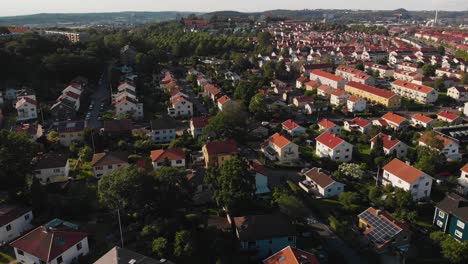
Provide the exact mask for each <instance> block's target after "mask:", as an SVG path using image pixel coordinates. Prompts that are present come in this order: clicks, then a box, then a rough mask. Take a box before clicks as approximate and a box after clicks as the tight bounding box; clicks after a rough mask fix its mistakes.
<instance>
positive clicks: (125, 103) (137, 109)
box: [114, 95, 143, 119]
mask: <svg viewBox="0 0 468 264" xmlns="http://www.w3.org/2000/svg"><path fill="white" fill-rule="evenodd" d="M114 106H115V113H116V115H127V114H129V115H130V116H132V117H133V118H135V119H141V118H143V103H139V102H138V100H136V99H133V98H131V97H130V96H128V95H125V96H123V97H122V98H121V99H120V100H118V101H116V102H115V104H114Z"/></svg>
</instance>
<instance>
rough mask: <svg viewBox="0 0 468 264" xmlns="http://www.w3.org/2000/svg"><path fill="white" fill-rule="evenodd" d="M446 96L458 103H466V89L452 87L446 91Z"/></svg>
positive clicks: (467, 88) (467, 91)
mask: <svg viewBox="0 0 468 264" xmlns="http://www.w3.org/2000/svg"><path fill="white" fill-rule="evenodd" d="M447 96H448V97H451V98H453V99H455V100H457V101H458V102H466V101H468V87H465V86H452V87H450V88H448V89H447Z"/></svg>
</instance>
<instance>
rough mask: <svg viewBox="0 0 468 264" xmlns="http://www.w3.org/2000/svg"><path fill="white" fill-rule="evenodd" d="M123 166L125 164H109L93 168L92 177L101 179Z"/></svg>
mask: <svg viewBox="0 0 468 264" xmlns="http://www.w3.org/2000/svg"><path fill="white" fill-rule="evenodd" d="M124 164H127V163H119V164H111V165H104V166H94V167H93V173H94V177H96V178H101V177H102V176H104V175H107V174H109V173H111V172H113V171H114V170H116V169H118V168H120V167H122V166H123V165H124Z"/></svg>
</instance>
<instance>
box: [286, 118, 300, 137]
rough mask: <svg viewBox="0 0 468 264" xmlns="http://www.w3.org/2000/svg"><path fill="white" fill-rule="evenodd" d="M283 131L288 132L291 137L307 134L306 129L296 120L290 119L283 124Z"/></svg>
mask: <svg viewBox="0 0 468 264" xmlns="http://www.w3.org/2000/svg"><path fill="white" fill-rule="evenodd" d="M281 125H282V127H283V130H285V131H286V132H288V134H289V135H291V136H292V137H295V136H299V135H302V134H304V133H305V132H306V129H305V128H304V127H302V126H300V125H299V124H298V123H296V122H295V121H294V120H291V119H288V120H286V121H284V122H283V123H282V124H281Z"/></svg>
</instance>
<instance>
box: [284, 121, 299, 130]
mask: <svg viewBox="0 0 468 264" xmlns="http://www.w3.org/2000/svg"><path fill="white" fill-rule="evenodd" d="M282 125H283V128H284V129H286V130H294V129H296V128H298V127H301V126H300V125H299V124H298V123H296V122H294V121H293V120H291V119H288V120H286V121H284V122H283V123H282Z"/></svg>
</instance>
